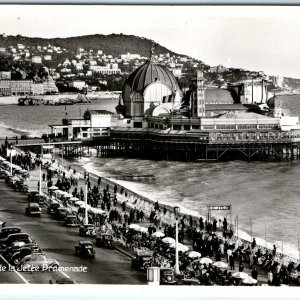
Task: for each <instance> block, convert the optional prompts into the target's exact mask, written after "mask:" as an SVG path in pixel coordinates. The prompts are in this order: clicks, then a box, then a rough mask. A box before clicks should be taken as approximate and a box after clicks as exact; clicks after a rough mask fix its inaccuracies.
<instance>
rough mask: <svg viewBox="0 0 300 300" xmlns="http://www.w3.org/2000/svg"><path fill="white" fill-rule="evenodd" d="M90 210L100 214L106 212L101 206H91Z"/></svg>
mask: <svg viewBox="0 0 300 300" xmlns="http://www.w3.org/2000/svg"><path fill="white" fill-rule="evenodd" d="M90 211H91V212H92V213H94V214H98V215H102V214H105V211H104V210H102V209H101V208H96V207H92V208H90Z"/></svg>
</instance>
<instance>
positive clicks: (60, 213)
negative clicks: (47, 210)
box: [55, 207, 69, 220]
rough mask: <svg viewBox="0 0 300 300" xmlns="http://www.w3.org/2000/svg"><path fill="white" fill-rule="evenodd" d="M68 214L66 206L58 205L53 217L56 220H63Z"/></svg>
mask: <svg viewBox="0 0 300 300" xmlns="http://www.w3.org/2000/svg"><path fill="white" fill-rule="evenodd" d="M68 214H69V209H68V208H67V207H59V208H58V209H57V210H56V213H55V218H56V219H57V220H65V218H66V217H67V215H68Z"/></svg>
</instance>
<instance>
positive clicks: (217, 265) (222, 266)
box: [213, 261, 228, 269]
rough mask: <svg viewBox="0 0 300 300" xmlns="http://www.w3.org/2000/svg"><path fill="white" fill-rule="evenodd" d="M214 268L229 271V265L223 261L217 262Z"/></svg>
mask: <svg viewBox="0 0 300 300" xmlns="http://www.w3.org/2000/svg"><path fill="white" fill-rule="evenodd" d="M213 266H215V267H217V268H220V269H227V268H228V264H226V263H225V262H223V261H216V262H214V263H213Z"/></svg>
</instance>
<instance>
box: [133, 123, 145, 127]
mask: <svg viewBox="0 0 300 300" xmlns="http://www.w3.org/2000/svg"><path fill="white" fill-rule="evenodd" d="M133 127H134V128H143V123H142V122H134V123H133Z"/></svg>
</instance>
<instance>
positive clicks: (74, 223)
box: [64, 215, 78, 227]
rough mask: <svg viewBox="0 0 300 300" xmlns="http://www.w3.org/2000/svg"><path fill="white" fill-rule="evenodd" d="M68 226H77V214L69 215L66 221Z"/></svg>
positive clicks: (65, 223)
mask: <svg viewBox="0 0 300 300" xmlns="http://www.w3.org/2000/svg"><path fill="white" fill-rule="evenodd" d="M64 225H65V226H66V227H77V226H78V222H77V217H76V216H75V215H67V216H66V218H65V221H64Z"/></svg>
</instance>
